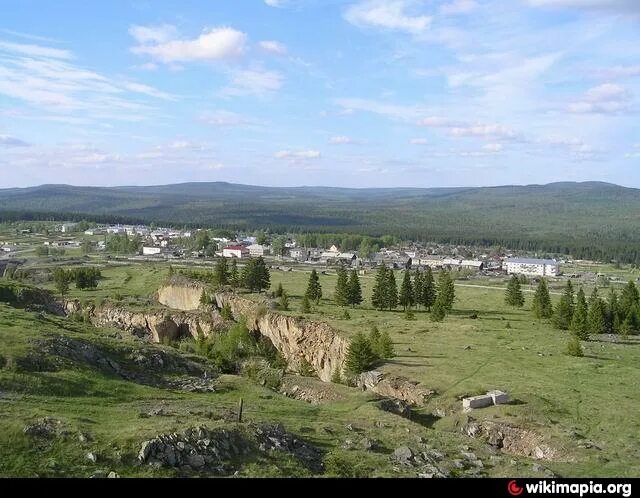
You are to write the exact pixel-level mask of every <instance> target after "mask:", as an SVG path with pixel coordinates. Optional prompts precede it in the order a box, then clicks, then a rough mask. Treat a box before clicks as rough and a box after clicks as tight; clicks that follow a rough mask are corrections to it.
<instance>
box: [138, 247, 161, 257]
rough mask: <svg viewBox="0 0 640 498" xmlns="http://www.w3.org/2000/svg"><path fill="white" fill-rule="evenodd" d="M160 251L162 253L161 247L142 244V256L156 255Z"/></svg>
mask: <svg viewBox="0 0 640 498" xmlns="http://www.w3.org/2000/svg"><path fill="white" fill-rule="evenodd" d="M160 253H162V248H161V247H155V246H144V247H143V248H142V255H143V256H156V255H158V254H160Z"/></svg>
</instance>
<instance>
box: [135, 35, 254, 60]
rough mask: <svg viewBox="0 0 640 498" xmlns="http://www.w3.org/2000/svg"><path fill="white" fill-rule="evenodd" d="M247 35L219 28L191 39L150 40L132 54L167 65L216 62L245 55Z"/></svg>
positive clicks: (136, 48) (137, 47)
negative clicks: (146, 56) (148, 57)
mask: <svg viewBox="0 0 640 498" xmlns="http://www.w3.org/2000/svg"><path fill="white" fill-rule="evenodd" d="M246 39H247V35H246V34H244V33H242V32H241V31H238V30H235V29H233V28H227V27H220V28H212V29H209V30H206V31H204V32H203V33H202V34H201V35H200V36H198V37H197V38H195V39H191V40H175V39H169V40H163V41H158V40H149V41H150V42H151V43H139V44H138V45H137V46H135V47H133V48H132V49H131V51H132V52H133V53H135V54H138V55H148V56H150V57H151V58H152V59H153V60H156V61H158V62H162V63H164V64H170V63H175V62H188V61H218V60H224V59H230V58H234V57H239V56H241V55H242V54H243V53H244V49H245V43H246Z"/></svg>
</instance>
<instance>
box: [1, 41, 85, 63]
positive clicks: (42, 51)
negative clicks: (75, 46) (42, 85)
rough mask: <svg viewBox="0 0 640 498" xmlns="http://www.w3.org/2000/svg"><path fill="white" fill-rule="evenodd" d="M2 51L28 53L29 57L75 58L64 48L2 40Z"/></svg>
mask: <svg viewBox="0 0 640 498" xmlns="http://www.w3.org/2000/svg"><path fill="white" fill-rule="evenodd" d="M0 51H1V52H11V53H14V54H20V55H26V56H29V57H45V58H50V59H62V60H71V59H73V54H72V53H71V52H69V51H68V50H62V49H59V48H51V47H42V46H40V45H30V44H28V45H27V44H22V43H10V42H5V41H0Z"/></svg>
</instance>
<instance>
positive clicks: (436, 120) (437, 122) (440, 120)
mask: <svg viewBox="0 0 640 498" xmlns="http://www.w3.org/2000/svg"><path fill="white" fill-rule="evenodd" d="M416 124H417V125H418V126H422V127H424V128H450V127H452V126H461V124H460V123H459V122H458V121H453V120H451V119H449V118H444V117H442V116H429V117H426V118H422V119H420V120H419V121H418V122H417V123H416Z"/></svg>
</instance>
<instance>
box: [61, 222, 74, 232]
mask: <svg viewBox="0 0 640 498" xmlns="http://www.w3.org/2000/svg"><path fill="white" fill-rule="evenodd" d="M76 225H77V223H64V224H63V225H62V226H61V227H60V231H61V232H62V233H69V232H72V231H73V228H74V227H75V226H76Z"/></svg>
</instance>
